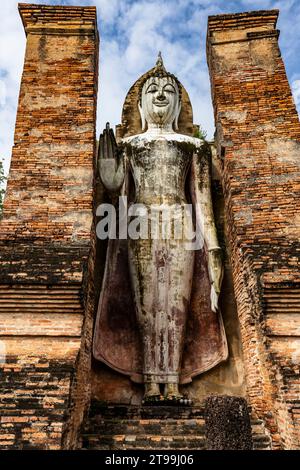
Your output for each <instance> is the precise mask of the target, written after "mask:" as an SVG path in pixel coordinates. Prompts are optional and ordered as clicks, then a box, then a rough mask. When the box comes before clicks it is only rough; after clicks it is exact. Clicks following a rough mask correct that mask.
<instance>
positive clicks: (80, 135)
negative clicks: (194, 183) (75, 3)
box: [0, 4, 98, 449]
mask: <svg viewBox="0 0 300 470" xmlns="http://www.w3.org/2000/svg"><path fill="white" fill-rule="evenodd" d="M19 11H20V14H21V18H22V21H23V25H24V28H25V32H26V36H27V45H26V55H25V62H24V70H23V75H22V81H21V89H20V96H19V104H18V112H17V120H16V129H15V137H14V146H13V152H12V162H11V169H10V175H9V180H8V186H7V193H6V197H5V203H4V218H3V220H2V221H1V231H0V244H1V246H0V263H1V267H0V270H1V271H0V273H1V274H0V328H1V337H0V340H1V345H2V351H1V352H3V354H4V357H3V358H2V359H3V361H2V362H3V363H1V370H0V375H1V379H0V387H1V392H0V397H1V400H0V403H1V405H0V406H1V417H0V446H1V447H2V448H35V449H38V448H41V449H58V448H61V446H62V434H63V431H65V433H66V434H67V435H68V420H67V418H68V419H69V422H71V421H72V423H73V429H74V430H76V427H77V426H79V424H80V423H79V421H80V419H81V418H80V417H81V416H82V414H83V409H84V407H85V406H86V402H87V399H88V387H87V385H86V382H88V381H86V376H85V377H84V378H83V374H88V371H89V369H90V366H89V361H90V345H89V346H88V347H87V346H86V344H87V343H88V341H89V340H90V338H91V329H92V325H91V322H92V319H91V316H92V314H91V311H92V310H93V298H92V297H93V288H92V286H93V262H92V261H91V260H92V259H93V257H94V256H93V250H94V249H93V247H94V231H93V230H92V224H93V194H94V184H93V181H94V173H95V168H94V166H95V164H94V163H95V146H96V136H95V122H96V97H97V73H98V32H97V24H96V9H95V8H94V7H66V6H42V5H29V4H20V5H19ZM87 286H90V287H89V288H88V287H87ZM83 331H84V333H86V334H82V332H83ZM79 352H80V354H79ZM76 365H77V366H78V365H80V371H78V370H77V369H76ZM71 384H72V386H71ZM71 390H72V393H71ZM76 413H77V417H76V416H75V414H76ZM74 439H75V437H74V436H69V437H68V439H66V446H68V445H69V446H71V445H72V442H73V440H74Z"/></svg>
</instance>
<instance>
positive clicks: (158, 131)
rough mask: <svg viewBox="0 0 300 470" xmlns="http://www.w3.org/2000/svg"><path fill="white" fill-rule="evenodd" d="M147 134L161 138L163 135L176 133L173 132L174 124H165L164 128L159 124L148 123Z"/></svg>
mask: <svg viewBox="0 0 300 470" xmlns="http://www.w3.org/2000/svg"><path fill="white" fill-rule="evenodd" d="M145 134H151V135H154V136H155V135H157V136H159V135H162V134H175V132H174V131H173V127H172V124H164V125H163V126H159V125H158V124H152V123H151V124H150V123H148V129H147V131H146V132H145Z"/></svg>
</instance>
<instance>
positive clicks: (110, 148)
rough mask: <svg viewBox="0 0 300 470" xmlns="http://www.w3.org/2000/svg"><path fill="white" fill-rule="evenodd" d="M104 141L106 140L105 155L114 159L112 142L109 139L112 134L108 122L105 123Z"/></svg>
mask: <svg viewBox="0 0 300 470" xmlns="http://www.w3.org/2000/svg"><path fill="white" fill-rule="evenodd" d="M105 132H106V139H107V154H108V158H114V149H113V141H112V138H111V134H113V133H114V131H113V130H112V129H110V127H109V122H107V123H106V129H105Z"/></svg>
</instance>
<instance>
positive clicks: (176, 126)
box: [174, 101, 181, 131]
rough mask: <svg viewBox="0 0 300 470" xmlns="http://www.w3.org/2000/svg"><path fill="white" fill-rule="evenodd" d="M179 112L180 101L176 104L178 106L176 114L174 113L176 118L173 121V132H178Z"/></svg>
mask: <svg viewBox="0 0 300 470" xmlns="http://www.w3.org/2000/svg"><path fill="white" fill-rule="evenodd" d="M180 111H181V101H179V102H178V106H177V112H176V116H175V119H174V131H178V119H179V115H180Z"/></svg>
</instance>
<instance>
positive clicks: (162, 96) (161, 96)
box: [157, 92, 165, 101]
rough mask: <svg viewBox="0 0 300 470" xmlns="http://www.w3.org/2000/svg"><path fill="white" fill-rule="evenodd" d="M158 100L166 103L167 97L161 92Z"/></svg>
mask: <svg viewBox="0 0 300 470" xmlns="http://www.w3.org/2000/svg"><path fill="white" fill-rule="evenodd" d="M157 99H158V101H164V100H165V95H164V94H163V93H162V92H160V93H159V95H158V97H157Z"/></svg>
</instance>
